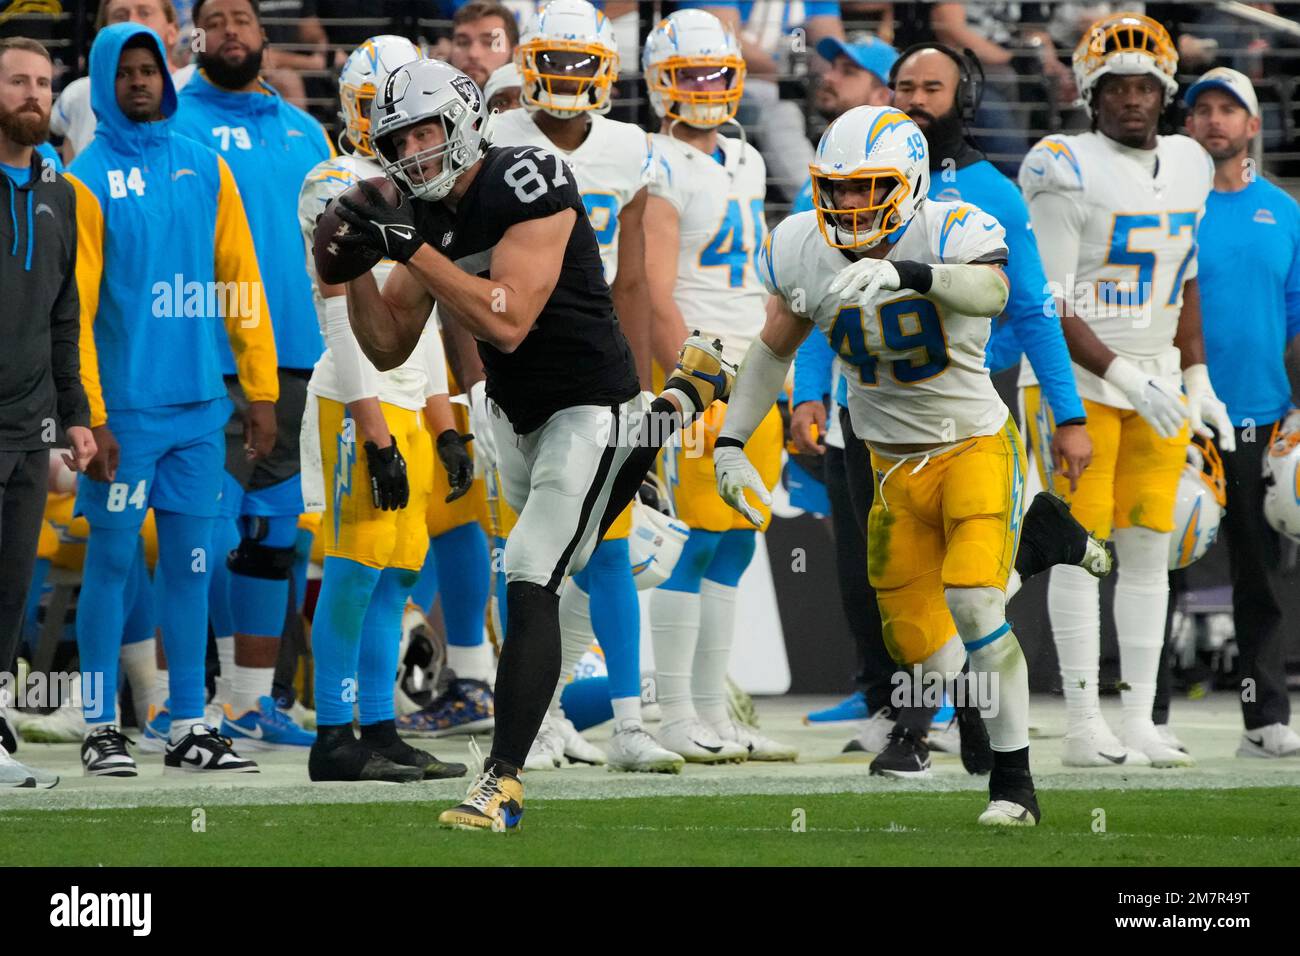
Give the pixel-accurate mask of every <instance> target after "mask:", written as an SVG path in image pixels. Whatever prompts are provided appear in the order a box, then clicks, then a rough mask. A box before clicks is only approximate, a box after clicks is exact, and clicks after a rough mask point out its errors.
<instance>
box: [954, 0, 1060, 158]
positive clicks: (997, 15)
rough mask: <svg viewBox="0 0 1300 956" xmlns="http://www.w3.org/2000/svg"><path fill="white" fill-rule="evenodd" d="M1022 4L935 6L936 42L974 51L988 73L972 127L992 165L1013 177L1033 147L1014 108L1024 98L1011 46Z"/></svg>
mask: <svg viewBox="0 0 1300 956" xmlns="http://www.w3.org/2000/svg"><path fill="white" fill-rule="evenodd" d="M1020 6H1021V5H1020V4H1018V3H1003V2H999V0H971V2H969V3H936V4H934V6H933V8H932V9H931V11H930V29H931V30H933V31H934V38H935V39H936V40H938V41H939V42H940V43H942V44H944V45H945V46H948V47H951V48H952V49H954V50H970V51H971V53H973V54H974V55H975V58H976V59H977V60H979V62H980V65H981V66H982V67H983V69H984V74H985V77H986V82H985V83H984V96H983V101H982V102H981V103H980V106H979V109H978V111H977V112H976V114H975V121H974V123H973V124H972V125H973V126H975V127H977V128H978V129H979V130H980V131H981V132H979V133H977V134H976V135H977V136H978V137H979V140H980V144H981V145H982V146H983V147H984V149H985V151H986V152H987V153H988V154H989V155H990V158H991V161H992V162H993V164H994V165H995V166H997V167H998V168H999V169H1000V170H1001V171H1002V172H1004V173H1006V174H1007V175H1008V176H1014V175H1016V173H1017V172H1018V171H1019V168H1020V160H1021V157H1023V156H1024V153H1025V149H1026V147H1027V146H1028V143H1027V142H1026V139H1025V135H1024V129H1025V123H1024V122H1023V120H1021V118H1020V117H1019V116H1018V115H1017V114H1016V112H1015V111H1014V110H1013V109H1012V106H1011V104H1014V103H1016V102H1018V101H1019V99H1020V96H1019V88H1018V82H1019V81H1018V77H1017V74H1016V70H1015V68H1014V67H1013V65H1012V60H1013V59H1014V58H1015V56H1016V51H1015V50H1013V49H1012V46H1013V44H1016V43H1019V42H1020V41H1019V29H1020ZM1040 62H1041V58H1040Z"/></svg>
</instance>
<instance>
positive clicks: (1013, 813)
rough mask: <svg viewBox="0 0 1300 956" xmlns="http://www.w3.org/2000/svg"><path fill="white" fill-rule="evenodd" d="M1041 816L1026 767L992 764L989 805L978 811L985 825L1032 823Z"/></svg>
mask: <svg viewBox="0 0 1300 956" xmlns="http://www.w3.org/2000/svg"><path fill="white" fill-rule="evenodd" d="M1042 818H1043V815H1042V812H1041V811H1040V810H1039V809H1038V796H1037V794H1035V793H1034V778H1033V776H1032V775H1031V774H1030V773H1029V771H1028V770H1021V769H1019V768H1016V767H995V768H993V773H992V774H990V776H989V805H988V808H987V809H986V810H985V811H984V812H983V813H981V814H980V819H979V822H980V823H981V824H983V825H984V826H1001V827H1032V826H1037V825H1038V821H1039V820H1041V819H1042Z"/></svg>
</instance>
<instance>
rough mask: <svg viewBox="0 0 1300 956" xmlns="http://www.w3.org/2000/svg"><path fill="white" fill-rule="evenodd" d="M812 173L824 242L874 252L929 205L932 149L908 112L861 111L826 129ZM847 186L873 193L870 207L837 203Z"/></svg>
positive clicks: (890, 109) (881, 108) (863, 108)
mask: <svg viewBox="0 0 1300 956" xmlns="http://www.w3.org/2000/svg"><path fill="white" fill-rule="evenodd" d="M808 171H809V172H810V173H811V175H812V195H813V208H814V209H816V211H817V225H818V227H819V228H820V229H821V233H822V238H823V239H825V240H826V241H827V242H828V243H829V244H830V245H832V246H834V247H835V248H837V249H870V248H871V247H872V246H874V245H876V244H877V243H878V242H880V240H881V239H884V238H885V237H886V236H889V235H891V234H893V233H895V232H897V231H898V230H900V229H902V228H903V227H904V226H905V225H907V223H908V222H910V221H911V219H912V217H913V216H915V215H916V214H917V212H918V211H919V210H920V209H921V206H922V205H923V204H924V203H925V197H926V193H928V192H929V190H930V158H929V146H928V144H927V143H926V140H925V135H924V134H923V133H922V132H921V130H920V128H919V127H918V126H917V125H916V124H915V123H913V122H912V120H911V118H910V117H909V116H908V115H907V114H906V113H904V112H903V111H901V110H897V109H894V108H893V107H892V106H855V107H854V108H853V109H851V110H849V111H848V112H846V113H844V114H842V115H841V116H840V117H839V118H837V119H836V120H835V121H834V122H832V123H831V125H830V126H828V127H826V132H825V133H823V134H822V138H821V142H819V143H818V144H817V152H816V153H815V154H814V156H813V161H812V164H811V165H810V166H809V167H808ZM845 182H852V183H855V184H857V186H858V187H859V189H861V190H863V191H865V192H867V193H868V195H869V199H868V200H867V204H866V205H864V206H849V205H842V204H841V203H840V202H838V201H837V199H836V192H837V191H841V190H843V188H844V187H843V186H842V185H841V184H843V183H845ZM882 190H883V191H882ZM846 220H847V222H846Z"/></svg>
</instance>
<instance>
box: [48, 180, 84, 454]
mask: <svg viewBox="0 0 1300 956" xmlns="http://www.w3.org/2000/svg"><path fill="white" fill-rule="evenodd" d="M72 208H73V210H74V211H73V215H72V217H71V226H70V228H71V229H72V239H71V242H70V243H69V245H68V249H69V255H68V261H67V264H66V267H65V270H64V273H63V285H62V286H61V287H60V288H59V295H58V298H56V299H55V300H54V308H53V309H52V310H51V312H50V366H51V369H52V371H53V373H54V389H55V392H56V393H57V395H58V415H59V425H60V427H62V428H63V429H65V430H66V429H68V428H70V427H72V426H73V425H80V426H82V427H84V428H89V427H90V403H89V402H88V401H87V400H86V391H85V389H83V388H82V386H81V352H80V344H81V297H80V296H79V295H78V294H77V222H76V212H75V209H76V207H75V205H74V206H73V207H72Z"/></svg>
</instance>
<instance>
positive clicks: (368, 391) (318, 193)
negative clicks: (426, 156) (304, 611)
mask: <svg viewBox="0 0 1300 956" xmlns="http://www.w3.org/2000/svg"><path fill="white" fill-rule="evenodd" d="M419 57H420V52H419V50H417V49H416V47H415V45H414V44H412V43H411V42H410V41H409V40H406V39H403V38H402V37H396V36H377V37H371V38H370V39H369V40H366V41H365V43H363V44H361V46H359V47H358V48H357V49H356V50H354V51H353V53H352V55H351V56H350V57H349V58H348V60H347V62H346V63H345V64H344V67H343V70H342V73H341V74H340V88H341V93H342V98H343V100H344V103H343V106H344V110H343V118H344V120H345V127H344V130H343V133H342V135H341V137H340V146H342V147H343V153H342V154H341V155H340V156H338V157H336V158H334V159H328V160H325V161H323V162H321V163H320V164H318V165H317V166H316V167H315V168H313V169H312V170H311V172H309V173H308V174H307V178H306V180H305V181H304V182H303V185H302V190H301V192H300V193H299V196H298V220H299V224H300V226H301V228H302V235H303V239H304V241H305V243H306V249H307V255H306V259H307V270H308V272H309V273H310V274H311V276H312V280H313V286H312V289H313V293H314V296H315V299H316V314H317V316H318V318H319V320H320V323H321V331H322V333H323V335H324V338H325V344H326V349H325V352H324V353H323V354H322V355H321V357H320V360H319V361H317V363H316V367H315V368H314V369H313V370H312V376H311V381H310V383H309V384H308V387H307V388H308V394H309V404H308V410H307V414H306V415H305V416H304V420H303V437H302V449H303V491H304V500H305V501H306V502H307V507H308V510H322V509H323V510H324V512H325V520H324V522H323V527H322V531H323V534H324V544H325V548H324V550H325V562H324V577H323V579H322V581H321V589H320V597H319V599H318V600H317V605H316V615H315V619H314V620H315V626H314V628H313V631H312V649H313V658H314V661H315V668H316V676H315V687H316V700H317V707H318V708H319V710H318V713H317V724H316V743H315V744H314V745H313V746H312V749H311V757H310V759H309V762H308V773H309V774H310V776H311V778H312V779H313V780H388V781H397V782H402V781H407V780H420V779H436V778H443V777H459V776H462V775H463V774H464V773H465V766H464V765H463V764H447V763H443V762H442V761H440V760H438V759H437V758H436V757H434V756H433V755H432V754H429V753H426V752H425V751H422V750H417V749H415V748H414V747H412V746H410V745H409V744H407V743H406V742H405V741H403V740H402V739H401V738H400V737H399V736H398V734H397V729H396V726H395V723H394V718H395V714H394V711H393V675H394V674H395V673H396V672H397V657H398V644H399V642H400V639H401V624H402V612H403V610H404V608H405V606H406V599H407V595H408V594H409V593H410V590H411V587H412V585H414V583H415V580H416V577H417V575H418V574H419V571H420V568H421V567H422V566H423V564H424V557H425V552H426V550H427V549H428V546H429V538H428V534H427V531H426V526H425V511H426V508H427V506H428V500H429V497H430V494H431V492H432V490H433V451H434V448H433V442H431V441H430V435H431V434H433V435H436V436H437V450H438V455H439V457H440V458H441V459H442V461H443V463H444V466H445V467H446V468H447V471H448V473H449V474H451V475H453V476H454V477H453V481H452V486H453V488H454V489H456V490H458V491H461V493H463V492H464V490H468V488H469V482H470V478H471V476H472V472H473V465H472V463H471V462H470V458H469V454H468V452H467V451H466V449H465V445H464V441H463V439H462V437H461V436H460V434H459V433H458V432H457V431H456V430H455V425H454V420H453V418H452V413H451V405H450V402H449V399H448V397H447V373H446V359H445V357H444V355H443V349H442V341H441V338H440V336H439V334H438V331H437V326H436V324H435V323H433V322H430V323H429V324H428V326H427V327H426V328H425V331H424V335H423V336H422V338H421V341H420V345H419V347H417V348H416V350H415V351H414V352H413V353H412V354H411V357H410V358H409V359H407V361H406V362H405V363H404V364H403V365H401V366H400V367H398V368H395V369H393V370H391V371H387V372H380V371H378V370H377V369H376V368H375V366H374V365H373V364H372V363H371V362H370V360H369V359H367V358H366V356H365V355H364V354H363V353H362V351H361V348H360V346H359V345H358V344H357V340H356V337H355V335H354V334H353V332H352V329H351V326H350V325H349V323H348V304H347V297H346V295H345V290H344V287H343V286H341V285H337V286H335V285H328V284H326V283H325V282H324V281H322V280H321V279H320V278H319V277H318V276H317V275H316V269H315V260H314V258H313V256H312V253H311V248H312V237H313V233H314V231H315V227H316V219H317V218H318V217H319V216H320V214H321V213H322V212H323V211H324V209H325V207H326V205H327V204H328V203H329V202H330V200H332V199H333V198H334V197H335V196H337V195H338V194H339V193H341V192H343V191H344V190H345V189H347V188H348V187H349V186H352V185H353V184H354V183H357V182H359V181H361V180H363V179H370V178H373V177H375V176H383V175H384V170H383V167H381V166H380V165H379V164H378V163H377V162H375V160H374V158H373V157H374V151H373V150H372V149H371V145H370V136H369V124H368V121H367V113H368V111H369V102H370V100H371V99H373V97H374V89H375V84H376V83H381V82H383V80H384V79H385V78H386V77H387V75H388V73H389V72H391V71H392V70H393V69H396V68H397V67H399V66H401V65H402V64H404V63H409V62H410V61H412V60H416V59H419ZM392 268H393V263H392V261H391V260H388V259H384V260H381V261H380V262H379V264H378V265H376V266H375V268H374V272H375V274H376V279H377V281H379V282H383V281H384V279H385V278H386V277H387V275H388V273H389V272H390V271H392ZM358 446H361V449H363V451H362V453H361V454H358V451H359V449H358ZM313 492H314V493H313ZM354 701H355V702H356V704H357V706H358V707H359V709H360V717H361V739H360V741H358V740H356V738H355V737H354V736H353V733H352V721H353V702H354Z"/></svg>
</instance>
